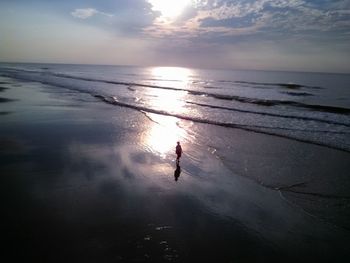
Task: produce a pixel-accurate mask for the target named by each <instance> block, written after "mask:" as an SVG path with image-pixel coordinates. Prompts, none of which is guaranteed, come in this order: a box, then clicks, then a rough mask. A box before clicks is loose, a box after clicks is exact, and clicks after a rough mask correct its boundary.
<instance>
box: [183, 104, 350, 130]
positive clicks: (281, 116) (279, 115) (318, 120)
mask: <svg viewBox="0 0 350 263" xmlns="http://www.w3.org/2000/svg"><path fill="white" fill-rule="evenodd" d="M186 103H188V104H193V105H197V106H201V107H208V108H213V109H222V110H229V111H236V112H243V113H252V114H259V115H264V116H271V117H280V118H288V119H296V120H305V121H316V122H322V123H327V124H333V125H341V126H346V127H350V124H347V123H343V122H337V121H331V120H324V119H320V118H314V117H304V116H296V115H285V114H277V113H269V112H262V111H252V110H242V109H238V108H231V107H223V106H217V105H211V104H204V103H198V102H193V101H186Z"/></svg>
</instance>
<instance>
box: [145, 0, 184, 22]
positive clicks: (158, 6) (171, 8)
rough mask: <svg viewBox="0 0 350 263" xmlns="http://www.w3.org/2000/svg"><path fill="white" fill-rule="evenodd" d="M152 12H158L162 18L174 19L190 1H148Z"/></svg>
mask: <svg viewBox="0 0 350 263" xmlns="http://www.w3.org/2000/svg"><path fill="white" fill-rule="evenodd" d="M148 2H149V3H150V4H151V5H152V10H153V11H159V12H160V13H161V15H162V17H166V18H174V17H177V16H179V15H180V14H181V13H182V12H183V10H184V9H185V8H186V6H187V5H189V4H190V0H148Z"/></svg>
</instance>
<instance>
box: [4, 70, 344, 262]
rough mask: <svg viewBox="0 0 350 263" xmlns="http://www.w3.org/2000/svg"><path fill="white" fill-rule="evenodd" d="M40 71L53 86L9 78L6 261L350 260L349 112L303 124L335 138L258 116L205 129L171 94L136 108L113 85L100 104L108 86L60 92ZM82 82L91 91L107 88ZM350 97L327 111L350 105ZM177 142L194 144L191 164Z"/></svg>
mask: <svg viewBox="0 0 350 263" xmlns="http://www.w3.org/2000/svg"><path fill="white" fill-rule="evenodd" d="M43 71H44V73H42V72H41V73H40V74H41V75H40V76H43V77H42V78H43V80H42V81H38V80H37V79H34V77H31V78H32V79H31V78H29V77H26V78H25V77H24V75H22V76H21V78H14V76H11V77H10V76H9V75H8V73H7V74H4V75H3V76H2V77H0V88H1V89H0V98H1V100H0V120H1V121H0V156H1V161H0V162H1V166H0V167H1V168H0V173H1V183H0V185H1V195H2V203H3V211H2V215H3V223H2V224H1V225H2V233H4V240H6V249H5V254H8V255H3V256H10V258H11V261H12V260H13V261H14V260H28V261H32V260H33V261H36V262H197V261H198V262H200V261H201V262H281V261H283V262H342V261H343V260H345V259H346V258H349V256H350V252H349V250H348V246H349V244H350V225H349V222H350V221H349V219H350V213H349V203H350V195H349V190H348V189H349V187H350V178H349V176H348V175H349V170H350V154H349V151H348V144H349V141H346V138H349V137H348V135H347V132H348V130H346V129H348V126H347V125H348V124H349V123H348V122H347V121H348V118H349V117H348V115H346V114H343V113H339V116H338V115H337V119H334V118H333V115H332V116H331V114H333V113H331V112H327V113H325V117H324V119H322V121H319V120H318V119H319V118H321V117H320V115H317V116H316V113H315V116H311V115H302V117H303V118H304V119H301V120H297V121H298V122H302V121H306V120H307V118H313V119H312V122H313V123H312V125H310V126H312V127H314V128H315V129H317V130H318V131H320V130H321V131H322V134H324V133H325V132H324V129H325V128H326V127H330V130H329V132H334V134H335V135H334V136H333V135H332V134H330V135H329V138H330V139H329V140H327V137H326V135H325V137H317V136H314V137H312V136H311V135H307V136H309V137H305V136H304V137H302V136H303V134H302V132H301V131H293V132H291V131H290V130H288V133H287V131H284V130H283V131H282V132H279V131H277V132H276V131H273V132H271V129H272V128H274V129H276V127H272V128H271V127H268V128H267V127H263V128H262V127H261V125H260V124H259V123H258V124H256V125H255V126H254V127H253V126H249V127H248V128H247V126H246V125H248V124H249V123H248V124H247V123H239V124H235V125H236V127H233V126H232V127H225V125H226V126H229V125H227V123H228V122H225V123H224V124H225V125H221V124H220V125H216V123H214V121H216V122H218V120H219V118H216V119H215V116H218V115H215V114H217V113H216V112H214V111H210V112H208V116H209V117H211V116H214V117H213V118H212V119H210V118H208V120H209V121H207V123H205V122H204V121H201V120H203V117H202V116H203V115H201V114H200V113H199V112H198V110H197V109H193V110H192V111H191V114H192V115H193V119H188V115H184V114H185V113H182V112H180V113H178V112H176V111H175V110H174V109H168V108H167V107H168V106H169V102H168V101H165V104H164V103H163V104H160V105H158V108H154V109H153V108H152V110H149V111H148V112H147V109H148V108H147V107H148V104H147V103H146V102H145V103H144V104H142V105H141V106H140V105H138V106H137V107H139V108H135V107H136V106H135V104H130V103H129V102H130V101H129V100H128V99H120V96H119V93H118V94H117V95H116V96H118V98H119V100H118V99H115V100H111V98H110V97H107V95H106V94H107V91H106V90H107V88H108V89H109V86H108V87H107V86H106V87H107V88H106V90H103V89H101V94H102V92H103V95H104V96H103V99H104V100H105V101H107V103H102V102H101V96H102V95H101V94H98V96H96V94H97V93H96V90H97V89H96V90H93V92H91V91H90V90H88V88H89V87H87V88H86V89H85V90H83V92H82V91H81V89H80V90H79V89H78V88H77V89H75V88H72V87H75V86H74V85H76V87H78V84H75V82H73V81H72V82H71V83H70V85H66V86H64V85H63V84H62V83H64V82H63V80H62V82H61V84H62V85H61V87H58V86H53V82H52V81H56V80H55V79H54V80H49V78H48V77H47V75H45V70H43ZM16 74H17V73H16ZM26 74H28V75H29V73H26ZM44 78H45V79H44ZM55 78H58V76H55ZM76 78H77V77H76ZM80 78H85V79H83V80H82V79H80V80H79V81H82V82H80V83H84V85H85V84H86V85H87V84H89V85H91V86H94V87H98V85H102V84H101V83H100V84H98V83H95V82H92V81H91V80H86V77H85V76H84V77H81V76H80ZM52 79H53V77H52ZM50 81H51V82H50ZM74 81H76V82H77V81H78V80H77V79H75V80H74ZM104 81H105V79H104ZM110 82H111V81H110ZM80 83H79V85H83V84H80ZM104 84H106V83H104ZM173 84H174V82H173ZM265 84H266V83H265ZM108 85H116V84H115V83H108ZM118 85H121V84H120V83H119V84H118ZM122 85H124V84H122ZM142 85H145V84H142ZM142 85H139V86H137V85H129V84H128V85H126V86H127V87H128V90H126V92H130V93H132V92H142V90H141V89H145V87H144V86H142ZM147 85H150V84H147ZM245 85H247V84H245ZM249 85H250V84H249ZM254 85H255V84H254ZM124 86H125V85H124ZM163 86H164V87H169V83H166V84H164V85H163ZM260 86H261V83H260ZM79 87H80V86H79ZM171 87H172V88H175V89H176V88H177V89H179V88H178V87H174V86H171ZM132 89H134V91H133V90H132ZM181 89H184V88H183V87H181V88H180V91H179V92H180V93H184V92H186V91H184V90H181ZM189 89H190V88H189ZM208 89H209V88H207V89H206V90H208ZM87 90H88V92H87ZM135 90H136V91H135ZM139 90H141V91H139ZM150 90H151V91H150V92H151V93H152V91H153V90H154V87H151V88H150ZM108 91H109V90H108ZM165 92H173V93H174V94H175V93H176V92H177V91H176V90H172V89H167V90H166V91H165ZM187 92H188V91H187ZM191 92H192V93H195V92H194V91H192V90H191ZM210 92H211V93H213V91H210ZM317 92H318V91H317ZM189 93H190V92H189ZM207 93H208V92H207ZM211 93H210V94H211ZM176 94H178V93H176ZM186 94H188V93H186ZM141 95H142V94H141ZM141 95H140V94H139V95H135V96H136V97H137V98H138V100H135V102H139V101H142V99H143V98H144V96H141ZM151 95H152V96H153V97H152V96H150V98H151V99H150V100H153V98H155V94H151ZM192 95H196V94H192ZM202 95H203V94H200V99H202V100H209V99H211V98H210V96H206V97H205V98H204V96H202ZM284 95H285V94H284ZM284 95H283V96H284ZM186 96H187V95H186ZM215 96H216V97H218V95H217V94H216V93H215ZM220 96H222V95H220ZM240 96H241V97H242V96H243V95H242V94H240ZM289 96H290V95H289ZM291 96H293V95H291ZM241 97H240V98H241ZM262 97H263V96H262ZM231 99H232V100H234V99H235V98H234V97H233V96H231ZM259 99H260V101H259V103H261V101H262V99H261V98H259ZM273 99H275V98H273ZM275 100H276V99H275ZM307 100H311V101H312V100H315V99H314V98H310V99H305V100H304V101H303V102H300V101H298V103H299V104H298V105H299V106H296V107H300V105H301V103H304V104H306V103H308V101H307ZM192 102H194V101H193V100H192ZM265 102H266V101H265ZM118 103H119V104H118ZM122 103H124V104H127V103H128V104H127V105H126V106H125V105H121V104H122ZM196 103H203V101H197V102H196ZM223 103H226V104H227V103H228V102H227V98H225V100H223ZM239 103H247V102H241V101H240V102H239ZM248 103H251V102H248ZM340 103H343V104H341V105H340V104H339V105H327V107H328V108H327V110H329V109H330V107H332V108H331V109H330V110H331V111H332V110H334V109H337V110H339V109H344V108H346V105H345V104H346V103H344V102H340ZM226 104H225V105H223V104H220V105H219V106H220V107H228V105H226ZM128 105H129V106H128ZM130 105H132V106H130ZM308 105H309V104H308ZM175 106H176V107H178V108H181V107H182V106H181V104H179V105H175ZM219 106H218V105H216V107H219ZM231 106H232V105H231ZM254 106H255V105H254ZM133 107H134V108H133ZM257 107H262V106H261V105H259V106H257ZM276 107H282V109H283V107H289V105H287V106H285V105H282V106H281V105H277V106H276ZM138 109H139V110H138ZM166 110H167V112H166V114H165V112H164V111H166ZM240 110H242V109H240ZM247 110H250V111H253V109H247ZM254 110H255V109H254ZM209 114H213V115H209ZM250 114H251V113H250ZM264 114H270V115H269V116H268V117H271V116H272V117H275V116H273V114H275V115H276V113H271V112H268V113H266V112H264ZM312 114H314V113H312ZM317 114H319V113H317ZM322 114H323V113H322ZM337 114H338V113H337ZM230 116H231V115H230ZM236 116H237V115H236ZM288 116H289V115H288ZM292 117H293V116H292ZM338 117H339V118H338ZM232 118H234V117H232ZM261 118H263V117H261ZM261 118H260V119H261ZM288 118H289V119H290V118H291V117H290V116H289V117H288ZM293 118H294V117H293ZM305 118H306V120H305ZM240 119H242V118H240ZM243 119H244V118H243ZM247 119H248V121H249V120H250V119H249V118H247ZM258 119H259V118H258ZM244 121H246V120H244ZM325 122H327V123H326V124H324V123H325ZM330 122H332V123H330ZM339 122H341V123H340V124H339ZM230 123H232V122H230ZM271 123H272V124H273V122H271ZM288 123H289V122H288V121H286V124H285V125H287V124H288ZM244 125H245V126H244ZM249 125H250V124H249ZM258 125H260V126H259V127H258ZM318 125H319V126H318ZM321 125H324V126H321ZM283 127H284V128H285V127H286V126H283ZM293 128H298V127H296V126H295V125H294V126H293ZM302 129H304V128H302ZM290 134H291V135H290ZM322 136H323V135H322ZM337 136H338V137H337ZM344 138H345V139H344ZM177 140H180V141H181V145H182V148H183V155H182V157H181V159H180V167H177V166H176V162H175V159H176V154H175V146H176V142H177ZM310 141H311V143H309V142H310Z"/></svg>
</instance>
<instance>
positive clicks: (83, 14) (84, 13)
mask: <svg viewBox="0 0 350 263" xmlns="http://www.w3.org/2000/svg"><path fill="white" fill-rule="evenodd" d="M96 14H99V15H104V16H108V17H112V16H113V15H112V14H107V13H104V12H101V11H98V10H96V9H94V8H82V9H75V10H74V11H73V12H71V15H72V16H74V17H76V18H80V19H87V18H89V17H92V16H94V15H96Z"/></svg>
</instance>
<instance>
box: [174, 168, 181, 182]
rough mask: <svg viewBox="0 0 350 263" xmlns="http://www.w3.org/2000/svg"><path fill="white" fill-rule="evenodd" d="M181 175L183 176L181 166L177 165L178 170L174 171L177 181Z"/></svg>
mask: <svg viewBox="0 0 350 263" xmlns="http://www.w3.org/2000/svg"><path fill="white" fill-rule="evenodd" d="M180 174H181V167H180V165H179V164H176V169H175V171H174V177H175V181H177V180H178V179H179V177H180Z"/></svg>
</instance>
